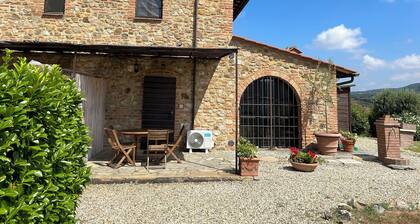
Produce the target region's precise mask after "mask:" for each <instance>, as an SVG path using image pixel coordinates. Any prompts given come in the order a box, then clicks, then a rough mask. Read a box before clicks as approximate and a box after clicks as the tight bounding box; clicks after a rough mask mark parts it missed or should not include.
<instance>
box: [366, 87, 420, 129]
mask: <svg viewBox="0 0 420 224" xmlns="http://www.w3.org/2000/svg"><path fill="white" fill-rule="evenodd" d="M403 113H413V114H415V115H420V94H418V93H416V92H414V91H412V90H398V91H395V90H384V91H382V92H380V93H378V94H376V95H375V97H374V99H373V109H372V113H371V115H370V116H369V124H370V127H371V132H372V134H374V135H375V124H374V123H375V121H376V120H377V119H379V118H381V117H382V116H383V115H387V114H389V115H395V116H401V115H402V114H403Z"/></svg>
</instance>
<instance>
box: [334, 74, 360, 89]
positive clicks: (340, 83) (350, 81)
mask: <svg viewBox="0 0 420 224" xmlns="http://www.w3.org/2000/svg"><path fill="white" fill-rule="evenodd" d="M358 75H359V74H356V75H354V76H351V77H350V80H347V81H344V82H339V83H337V87H340V86H343V85H347V84H350V83H352V82H354V77H355V76H358Z"/></svg>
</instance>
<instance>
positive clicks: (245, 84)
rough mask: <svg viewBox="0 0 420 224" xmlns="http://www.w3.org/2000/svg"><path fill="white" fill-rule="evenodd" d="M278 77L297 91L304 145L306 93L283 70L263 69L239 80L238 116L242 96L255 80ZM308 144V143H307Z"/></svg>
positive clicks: (238, 114)
mask: <svg viewBox="0 0 420 224" xmlns="http://www.w3.org/2000/svg"><path fill="white" fill-rule="evenodd" d="M269 76H271V77H277V78H280V79H282V80H283V81H285V82H286V83H287V84H289V86H291V87H292V89H293V91H294V92H295V94H296V96H297V103H298V104H299V111H298V113H299V117H300V118H299V136H300V138H301V139H300V145H301V146H303V144H304V142H306V137H305V134H304V133H305V132H306V128H305V127H303V126H302V124H303V121H302V118H303V111H302V103H303V100H304V94H303V92H302V88H301V86H299V85H298V84H297V83H296V81H295V80H293V79H291V78H290V75H284V74H282V73H281V72H277V71H273V70H261V71H259V72H256V73H254V74H252V75H249V76H247V77H246V78H245V79H244V80H240V81H239V85H238V108H237V110H236V113H237V114H236V116H237V117H238V119H240V113H239V108H240V102H241V98H242V95H243V93H244V92H245V90H246V88H247V87H248V86H249V85H250V84H251V83H252V82H254V81H255V80H258V79H260V78H263V77H269ZM232 116H235V111H233V113H232ZM237 133H238V136H239V135H240V134H239V123H238V132H237ZM305 144H306V143H305Z"/></svg>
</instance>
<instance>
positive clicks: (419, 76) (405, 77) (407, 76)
mask: <svg viewBox="0 0 420 224" xmlns="http://www.w3.org/2000/svg"><path fill="white" fill-rule="evenodd" d="M391 80H392V81H413V82H417V81H418V80H420V72H414V73H403V74H398V75H394V76H392V77H391Z"/></svg>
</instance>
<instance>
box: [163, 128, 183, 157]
mask: <svg viewBox="0 0 420 224" xmlns="http://www.w3.org/2000/svg"><path fill="white" fill-rule="evenodd" d="M184 134H185V125H182V126H181V130H180V131H179V135H178V138H177V139H176V141H175V143H174V144H168V148H167V149H166V152H165V155H166V156H173V157H174V158H175V159H176V161H177V162H178V163H181V160H180V159H179V158H178V156H176V154H175V150H176V149H177V148H178V147H179V146H180V144H181V141H182V138H183V137H184ZM163 159H164V158H163V157H162V158H161V161H162V160H163Z"/></svg>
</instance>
